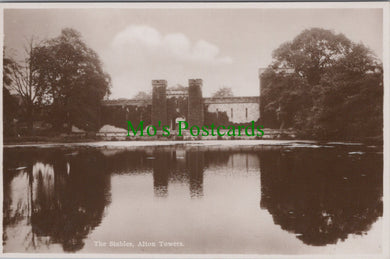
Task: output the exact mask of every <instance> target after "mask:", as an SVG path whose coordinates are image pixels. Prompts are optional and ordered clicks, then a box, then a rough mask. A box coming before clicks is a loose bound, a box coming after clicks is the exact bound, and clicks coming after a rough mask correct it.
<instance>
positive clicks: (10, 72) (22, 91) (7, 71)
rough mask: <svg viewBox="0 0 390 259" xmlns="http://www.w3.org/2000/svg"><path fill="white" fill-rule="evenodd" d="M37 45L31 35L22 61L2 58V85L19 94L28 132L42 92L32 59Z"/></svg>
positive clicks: (31, 126) (30, 129)
mask: <svg viewBox="0 0 390 259" xmlns="http://www.w3.org/2000/svg"><path fill="white" fill-rule="evenodd" d="M37 46H38V44H37V43H36V40H35V39H34V38H33V37H31V38H30V39H29V40H28V42H27V45H26V46H25V58H24V60H23V61H22V62H17V61H15V60H14V59H13V58H11V57H5V58H4V59H3V62H4V63H3V82H4V85H5V86H7V87H8V88H9V89H10V90H12V91H14V92H16V93H17V94H18V95H19V96H20V98H21V100H22V102H21V108H22V119H23V120H24V121H26V123H27V128H28V131H29V132H30V133H31V132H32V129H33V122H34V119H35V115H36V114H35V110H36V106H37V105H38V103H39V101H40V96H41V95H42V92H43V86H41V85H39V84H38V82H37V70H36V68H35V67H34V64H33V61H32V59H33V56H34V51H35V48H36V47H37ZM6 96H7V94H6Z"/></svg>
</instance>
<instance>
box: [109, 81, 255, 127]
mask: <svg viewBox="0 0 390 259" xmlns="http://www.w3.org/2000/svg"><path fill="white" fill-rule="evenodd" d="M202 87H203V81H202V79H189V80H188V87H170V88H168V87H167V81H166V80H152V88H153V90H152V98H151V100H137V99H119V100H105V101H104V102H103V109H102V113H103V114H102V124H103V125H105V124H109V125H113V126H116V127H120V128H127V121H131V122H132V124H133V125H138V123H139V122H140V121H141V120H143V121H144V125H150V124H152V125H154V126H156V127H158V126H159V125H161V126H164V125H168V126H169V127H170V129H176V128H177V122H178V121H180V120H185V121H187V122H188V124H189V126H192V125H198V126H202V125H211V124H212V123H214V124H215V125H225V126H227V125H246V124H250V123H251V122H252V121H255V122H256V121H258V120H259V119H260V96H247V97H222V98H204V97H203V94H202ZM159 122H160V123H161V124H159Z"/></svg>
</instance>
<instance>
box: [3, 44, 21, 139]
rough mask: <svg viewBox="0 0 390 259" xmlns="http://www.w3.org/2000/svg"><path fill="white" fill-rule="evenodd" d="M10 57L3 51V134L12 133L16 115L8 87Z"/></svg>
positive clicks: (9, 83)
mask: <svg viewBox="0 0 390 259" xmlns="http://www.w3.org/2000/svg"><path fill="white" fill-rule="evenodd" d="M12 63H13V61H12V59H10V58H7V57H6V56H5V53H4V51H3V131H4V136H9V135H12V133H13V131H14V129H13V120H14V118H16V115H17V106H18V105H17V102H16V100H15V98H14V97H13V96H12V95H11V93H10V91H9V90H8V88H9V87H10V85H11V83H12V79H11V74H12Z"/></svg>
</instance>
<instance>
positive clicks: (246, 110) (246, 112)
mask: <svg viewBox="0 0 390 259" xmlns="http://www.w3.org/2000/svg"><path fill="white" fill-rule="evenodd" d="M245 118H246V119H248V108H245Z"/></svg>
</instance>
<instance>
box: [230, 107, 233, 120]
mask: <svg viewBox="0 0 390 259" xmlns="http://www.w3.org/2000/svg"><path fill="white" fill-rule="evenodd" d="M230 115H231V116H230V117H232V118H233V108H230Z"/></svg>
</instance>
